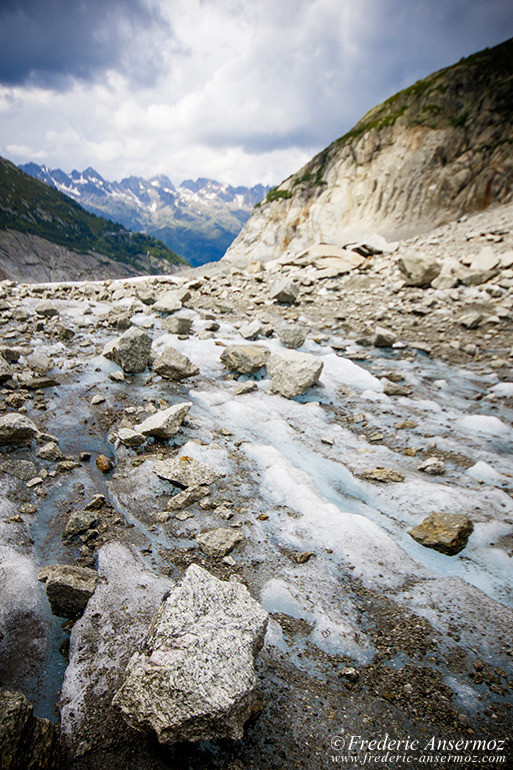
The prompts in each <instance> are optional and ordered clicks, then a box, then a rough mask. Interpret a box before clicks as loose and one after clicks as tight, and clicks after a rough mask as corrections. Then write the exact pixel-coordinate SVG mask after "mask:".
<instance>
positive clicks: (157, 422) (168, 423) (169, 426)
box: [134, 401, 192, 439]
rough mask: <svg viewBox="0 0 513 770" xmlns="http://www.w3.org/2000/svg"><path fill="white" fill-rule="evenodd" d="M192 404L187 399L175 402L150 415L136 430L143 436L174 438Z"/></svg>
mask: <svg viewBox="0 0 513 770" xmlns="http://www.w3.org/2000/svg"><path fill="white" fill-rule="evenodd" d="M191 406H192V403H191V402H190V401H186V402H184V403H183V404H174V405H173V406H170V407H168V408H167V409H162V410H161V411H160V412H156V414H152V415H150V417H148V418H147V419H146V420H144V421H143V422H142V423H140V425H136V426H135V428H134V430H135V431H136V432H137V433H140V434H142V435H143V436H154V437H156V438H162V439H168V438H172V436H175V435H176V434H177V433H178V431H179V430H180V426H181V424H182V422H183V421H184V420H185V417H186V416H187V413H188V411H189V409H190V408H191Z"/></svg>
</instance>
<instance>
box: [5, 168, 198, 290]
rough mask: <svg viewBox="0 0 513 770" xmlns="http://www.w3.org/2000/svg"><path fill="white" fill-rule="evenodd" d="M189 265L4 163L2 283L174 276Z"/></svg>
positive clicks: (154, 241) (156, 243)
mask: <svg viewBox="0 0 513 770" xmlns="http://www.w3.org/2000/svg"><path fill="white" fill-rule="evenodd" d="M57 247H58V248H57ZM77 255H79V256H80V259H78V261H77ZM66 263H68V265H69V269H68V271H66ZM72 263H73V269H72V268H71V264H72ZM75 263H76V264H75ZM185 264H186V263H185V262H184V261H183V259H181V258H180V257H179V256H178V255H177V254H175V252H174V251H172V250H171V249H170V248H169V247H168V246H166V245H165V244H164V243H162V242H161V241H159V240H157V239H156V238H154V237H152V236H149V235H146V234H141V233H134V232H131V231H130V230H128V229H126V228H125V227H124V226H123V225H121V224H118V223H116V222H113V221H111V220H110V219H105V218H104V217H100V216H96V215H95V214H92V213H90V212H89V211H86V210H85V209H84V208H83V207H82V206H80V205H79V204H78V203H77V202H76V201H74V200H71V199H70V198H69V197H68V196H67V195H63V194H62V193H61V192H59V191H58V190H55V189H53V187H50V186H48V185H47V184H43V183H42V182H41V181H39V180H37V179H34V178H33V177H31V176H29V175H28V174H26V173H24V172H23V171H22V170H20V169H19V168H17V167H16V166H15V165H14V164H13V163H11V162H10V161H8V160H6V159H5V158H0V277H1V278H6V277H7V278H14V280H57V279H56V278H55V276H56V275H58V276H59V280H63V277H64V278H69V279H70V280H71V279H74V278H78V277H82V276H84V275H85V276H96V277H99V276H102V277H103V276H105V277H108V276H110V275H117V274H119V275H125V274H128V275H137V274H141V273H172V272H174V271H176V270H177V269H178V268H179V267H184V266H185Z"/></svg>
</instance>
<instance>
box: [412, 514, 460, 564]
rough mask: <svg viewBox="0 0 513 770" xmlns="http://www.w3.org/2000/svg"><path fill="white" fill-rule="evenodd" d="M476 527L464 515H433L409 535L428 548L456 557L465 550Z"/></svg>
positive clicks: (413, 528) (414, 528) (427, 517)
mask: <svg viewBox="0 0 513 770" xmlns="http://www.w3.org/2000/svg"><path fill="white" fill-rule="evenodd" d="M473 530H474V525H473V524H472V522H471V521H470V519H469V518H468V516H465V515H464V514H462V513H431V514H430V515H429V516H426V518H425V519H424V521H422V522H421V524H417V526H416V527H412V529H410V530H408V534H409V535H411V537H412V538H413V539H414V540H416V541H417V543H420V544H421V545H423V546H425V547H426V548H434V549H435V551H440V552H441V553H445V554H447V555H449V556H454V555H455V554H457V553H459V552H460V551H462V550H463V548H465V546H466V545H467V542H468V539H469V537H470V535H471V533H472V532H473Z"/></svg>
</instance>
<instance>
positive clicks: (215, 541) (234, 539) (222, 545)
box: [196, 527, 244, 559]
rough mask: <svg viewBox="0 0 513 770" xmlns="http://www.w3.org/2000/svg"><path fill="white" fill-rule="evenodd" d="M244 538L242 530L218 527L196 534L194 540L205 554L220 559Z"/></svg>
mask: <svg viewBox="0 0 513 770" xmlns="http://www.w3.org/2000/svg"><path fill="white" fill-rule="evenodd" d="M243 540H244V535H243V534H242V532H240V531H238V530H236V529H225V528H224V527H218V528H217V529H210V530H209V531H208V532H203V533H202V534H201V535H197V536H196V542H197V543H198V545H199V547H200V548H201V550H202V551H203V553H206V554H207V556H213V557H214V558H215V559H222V558H223V556H226V554H228V553H230V551H231V550H232V549H233V548H234V547H235V546H236V545H237V543H241V542H242V541H243Z"/></svg>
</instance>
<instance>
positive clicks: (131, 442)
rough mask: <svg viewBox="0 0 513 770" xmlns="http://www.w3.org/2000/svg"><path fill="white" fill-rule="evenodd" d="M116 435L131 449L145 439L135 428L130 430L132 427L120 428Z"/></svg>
mask: <svg viewBox="0 0 513 770" xmlns="http://www.w3.org/2000/svg"><path fill="white" fill-rule="evenodd" d="M117 435H118V439H119V441H120V442H121V443H122V444H123V445H124V446H127V447H130V448H131V449H136V448H137V447H138V446H141V444H144V442H145V441H146V438H145V437H144V436H143V435H142V433H138V432H137V431H136V430H132V428H120V429H119V430H118V434H117Z"/></svg>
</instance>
